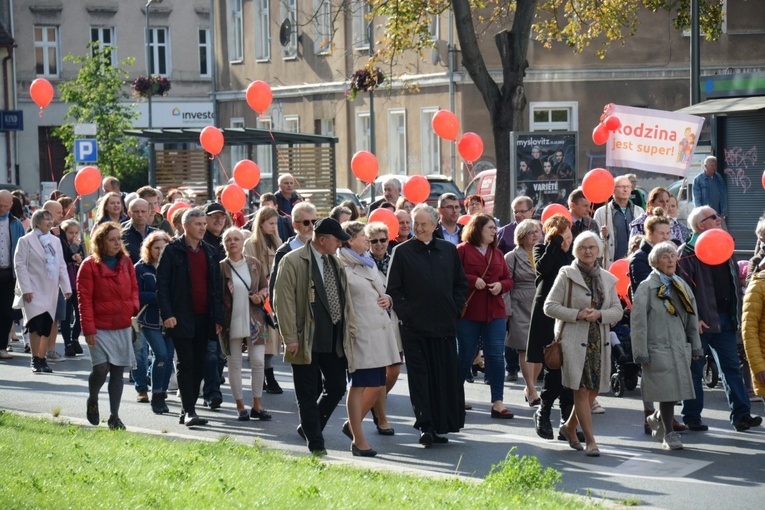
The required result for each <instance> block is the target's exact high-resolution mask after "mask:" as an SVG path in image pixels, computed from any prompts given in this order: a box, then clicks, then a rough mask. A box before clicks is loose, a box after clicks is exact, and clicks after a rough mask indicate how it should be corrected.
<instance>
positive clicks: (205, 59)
mask: <svg viewBox="0 0 765 510" xmlns="http://www.w3.org/2000/svg"><path fill="white" fill-rule="evenodd" d="M211 65H212V52H211V46H210V29H209V28H200V29H199V76H201V77H203V78H209V77H210V76H211V74H210V66H211Z"/></svg>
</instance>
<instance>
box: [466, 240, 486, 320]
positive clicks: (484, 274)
mask: <svg viewBox="0 0 765 510" xmlns="http://www.w3.org/2000/svg"><path fill="white" fill-rule="evenodd" d="M492 258H494V250H491V251H490V252H489V263H488V264H486V269H484V270H483V274H481V280H483V277H484V276H486V272H487V271H488V270H489V266H491V259H492ZM476 290H478V289H473V292H471V293H470V295H469V296H468V298H467V301H465V306H463V307H462V313H461V314H460V319H461V318H463V317H464V316H465V312H467V307H468V305H469V304H470V300H471V299H472V298H473V294H475V291H476Z"/></svg>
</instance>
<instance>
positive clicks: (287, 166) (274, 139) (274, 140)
mask: <svg viewBox="0 0 765 510" xmlns="http://www.w3.org/2000/svg"><path fill="white" fill-rule="evenodd" d="M268 134H269V135H271V140H272V141H273V142H274V147H275V148H276V153H277V154H278V155H279V157H280V158H282V162H283V163H284V167H285V168H286V169H289V166H290V165H289V163H287V159H286V158H285V157H284V154H282V151H280V150H279V146H278V145H276V138H274V133H273V131H271V128H270V127H269V128H268ZM293 177H294V176H293ZM295 181H297V179H295ZM297 185H298V186H300V183H297Z"/></svg>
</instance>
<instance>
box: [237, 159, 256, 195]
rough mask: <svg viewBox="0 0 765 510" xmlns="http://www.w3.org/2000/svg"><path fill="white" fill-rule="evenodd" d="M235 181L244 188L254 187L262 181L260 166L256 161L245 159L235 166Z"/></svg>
mask: <svg viewBox="0 0 765 510" xmlns="http://www.w3.org/2000/svg"><path fill="white" fill-rule="evenodd" d="M234 182H236V183H237V184H238V185H239V186H241V187H242V188H244V189H252V188H254V187H255V186H257V185H258V183H259V182H260V168H259V167H258V165H257V164H255V162H254V161H250V160H249V159H243V160H242V161H240V162H239V163H237V164H236V166H234Z"/></svg>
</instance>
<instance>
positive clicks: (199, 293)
mask: <svg viewBox="0 0 765 510" xmlns="http://www.w3.org/2000/svg"><path fill="white" fill-rule="evenodd" d="M206 224H207V217H206V215H205V213H204V211H203V210H201V209H189V210H188V211H186V212H185V213H184V215H183V228H184V230H185V234H184V235H182V236H181V237H180V238H178V239H176V240H174V241H173V242H171V243H170V244H168V245H167V246H166V247H165V250H164V251H163V252H162V256H161V257H160V259H159V266H158V267H157V303H158V305H159V313H160V316H161V318H162V321H163V324H164V326H165V334H167V335H168V336H170V337H172V339H173V342H174V344H175V352H176V355H177V369H178V389H179V390H180V392H181V401H182V402H183V411H184V413H185V414H182V415H181V423H184V422H185V424H186V426H187V427H192V426H194V425H204V424H205V423H207V420H204V419H202V418H200V417H199V416H197V414H196V401H197V398H199V385H200V384H201V382H202V377H203V373H204V361H205V354H206V352H207V344H208V342H211V341H215V342H217V341H218V340H217V334H218V333H219V332H220V331H221V329H222V326H221V325H222V324H223V309H222V306H221V288H220V281H221V275H220V265H219V263H218V260H217V259H216V253H215V250H214V249H213V247H211V246H210V245H208V244H207V243H205V242H204V241H202V238H203V237H204V235H205V229H206Z"/></svg>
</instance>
